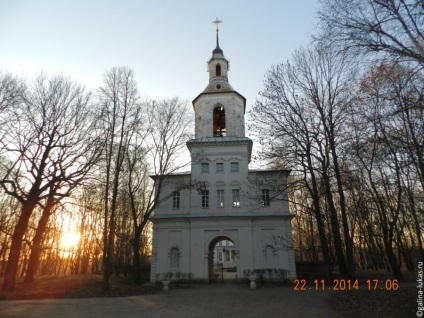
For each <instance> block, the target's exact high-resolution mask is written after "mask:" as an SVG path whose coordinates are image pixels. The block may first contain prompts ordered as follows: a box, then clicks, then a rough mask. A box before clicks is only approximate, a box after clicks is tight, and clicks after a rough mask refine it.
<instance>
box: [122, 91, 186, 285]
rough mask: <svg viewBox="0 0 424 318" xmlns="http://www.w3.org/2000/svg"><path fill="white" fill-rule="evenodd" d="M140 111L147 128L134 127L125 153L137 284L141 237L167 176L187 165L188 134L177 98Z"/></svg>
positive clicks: (154, 104)
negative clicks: (182, 156) (183, 155)
mask: <svg viewBox="0 0 424 318" xmlns="http://www.w3.org/2000/svg"><path fill="white" fill-rule="evenodd" d="M142 107H143V108H142V111H143V113H145V114H147V117H146V118H145V119H146V121H147V122H148V123H149V126H148V127H145V126H138V127H134V128H135V129H134V131H135V134H134V135H133V138H132V140H131V142H130V144H129V147H128V152H127V174H128V175H127V186H128V190H127V191H128V195H129V200H130V209H131V217H132V225H133V232H134V237H133V240H132V241H133V254H134V268H135V280H136V282H137V283H140V282H141V277H140V269H141V264H140V249H141V247H142V246H141V243H142V234H143V232H144V231H145V228H146V226H147V224H148V222H149V219H150V216H151V215H152V213H153V211H154V209H155V208H156V206H157V205H158V204H160V202H161V201H163V200H166V199H168V198H169V196H163V195H162V190H163V188H164V187H165V186H166V184H167V178H168V175H169V174H171V173H173V172H176V171H178V170H179V169H181V168H182V167H184V166H186V165H187V164H188V163H189V162H188V161H184V159H182V158H181V157H180V155H181V154H182V153H183V151H184V150H185V143H186V142H187V141H188V139H189V138H190V133H189V132H190V131H191V120H190V119H191V118H190V116H189V109H188V106H187V103H185V102H181V101H179V100H178V99H177V98H173V99H170V100H163V101H160V102H155V101H152V102H147V103H144V104H143V106H142ZM178 159H179V160H178ZM151 175H153V178H154V184H153V182H151V181H152V179H151V178H150V176H151ZM159 198H161V200H159Z"/></svg>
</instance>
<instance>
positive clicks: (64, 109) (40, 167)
mask: <svg viewBox="0 0 424 318" xmlns="http://www.w3.org/2000/svg"><path fill="white" fill-rule="evenodd" d="M17 94H18V95H17V96H18V97H19V101H18V102H17V103H16V104H15V105H14V107H13V108H12V107H9V108H8V110H7V111H6V115H5V117H3V118H5V124H4V125H3V126H2V127H1V129H2V132H1V135H2V138H1V144H0V146H1V151H2V154H3V155H4V156H7V157H8V158H9V160H8V161H6V166H4V167H3V169H2V170H4V171H5V173H4V174H3V175H2V176H1V179H0V186H1V187H2V189H3V191H4V192H5V193H6V194H7V195H10V196H12V197H13V198H15V199H16V200H17V201H19V202H20V204H21V212H20V215H19V218H18V222H17V224H16V226H15V228H14V231H13V235H12V245H11V247H10V253H9V258H8V262H7V267H6V272H5V279H4V283H3V289H4V290H9V289H12V288H14V285H15V278H16V274H17V269H18V261H19V256H20V251H21V247H22V240H23V237H24V235H25V232H26V230H27V228H28V222H29V220H30V217H31V215H32V213H33V211H34V209H35V207H36V206H38V205H40V206H43V205H44V206H45V205H46V203H45V201H46V200H47V201H48V200H52V201H53V202H56V203H57V202H58V201H59V200H60V199H62V198H64V197H68V196H69V195H70V194H71V192H72V191H73V190H74V189H75V188H76V187H77V186H78V185H79V184H80V183H81V182H82V181H83V180H84V178H86V176H87V174H88V172H89V171H90V168H91V167H93V165H94V164H95V163H96V161H97V159H98V153H99V151H98V143H97V141H96V138H95V135H94V132H95V131H94V130H93V125H92V121H91V116H90V112H89V107H90V101H91V95H90V94H89V93H87V92H86V91H85V90H84V88H83V87H81V86H79V85H77V84H75V83H73V82H71V81H70V80H68V79H66V78H64V77H61V76H57V77H52V78H50V79H49V78H47V77H46V76H45V75H40V76H39V77H37V78H36V79H35V81H34V82H33V83H32V85H31V86H29V87H28V88H27V89H26V90H22V91H20V92H17ZM2 163H3V162H2ZM49 204H52V202H51V201H50V203H49Z"/></svg>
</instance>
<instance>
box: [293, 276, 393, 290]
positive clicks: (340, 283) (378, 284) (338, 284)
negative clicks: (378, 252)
mask: <svg viewBox="0 0 424 318" xmlns="http://www.w3.org/2000/svg"><path fill="white" fill-rule="evenodd" d="M325 283H326V282H325V280H324V279H321V280H318V279H315V280H314V281H313V284H309V285H308V282H307V281H306V279H295V280H294V288H293V289H294V290H295V291H304V290H336V291H340V290H341V291H343V290H359V289H366V290H393V291H396V290H398V289H399V283H398V280H397V279H386V280H379V279H367V280H366V285H359V282H358V280H357V279H355V280H350V279H334V280H333V284H332V285H331V286H326V284H325ZM360 286H361V287H362V288H360Z"/></svg>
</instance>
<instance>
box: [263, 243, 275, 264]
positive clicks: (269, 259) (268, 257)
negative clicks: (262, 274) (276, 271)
mask: <svg viewBox="0 0 424 318" xmlns="http://www.w3.org/2000/svg"><path fill="white" fill-rule="evenodd" d="M275 265H276V264H275V250H274V248H273V247H272V246H270V245H268V246H267V247H266V248H265V268H269V269H272V268H275V267H276V266H275Z"/></svg>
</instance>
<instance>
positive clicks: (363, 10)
mask: <svg viewBox="0 0 424 318" xmlns="http://www.w3.org/2000/svg"><path fill="white" fill-rule="evenodd" d="M319 17H320V21H321V24H322V27H323V30H324V34H325V37H327V38H330V39H331V40H332V42H333V43H334V44H341V45H342V47H345V48H358V49H360V50H362V51H364V52H367V53H373V54H375V53H376V52H382V53H386V54H388V55H389V56H390V57H392V58H394V59H396V60H397V59H401V60H413V61H416V62H418V63H420V64H421V66H423V65H424V3H423V1H422V0H322V1H321V8H320V10H319Z"/></svg>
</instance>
